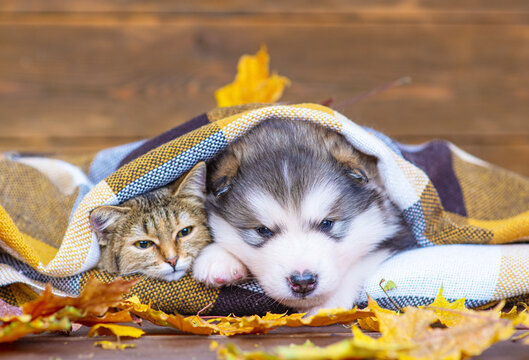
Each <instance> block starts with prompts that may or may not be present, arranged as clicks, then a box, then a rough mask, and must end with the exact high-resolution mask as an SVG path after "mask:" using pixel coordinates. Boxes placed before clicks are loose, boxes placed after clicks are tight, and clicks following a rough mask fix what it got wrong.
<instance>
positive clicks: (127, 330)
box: [88, 324, 145, 338]
mask: <svg viewBox="0 0 529 360" xmlns="http://www.w3.org/2000/svg"><path fill="white" fill-rule="evenodd" d="M144 334H145V331H143V330H142V329H138V328H135V327H133V326H126V325H116V324H96V325H94V326H92V327H91V328H90V331H88V336H98V335H115V336H117V337H118V338H119V337H122V336H127V337H132V338H139V337H140V336H142V335H144Z"/></svg>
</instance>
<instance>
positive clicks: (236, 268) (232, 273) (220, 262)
mask: <svg viewBox="0 0 529 360" xmlns="http://www.w3.org/2000/svg"><path fill="white" fill-rule="evenodd" d="M193 276H194V278H195V279H196V280H197V281H199V282H202V283H204V284H206V285H207V286H211V287H220V286H224V285H232V284H236V283H238V282H241V281H243V280H244V279H246V277H247V276H248V269H246V266H244V265H243V264H242V263H241V262H240V261H239V259H237V258H236V257H235V256H233V255H232V254H230V253H229V252H227V251H226V250H224V249H223V248H221V247H220V246H219V245H217V244H211V245H208V246H207V247H206V248H204V250H202V252H201V253H200V255H199V256H198V257H197V259H196V260H195V263H194V265H193Z"/></svg>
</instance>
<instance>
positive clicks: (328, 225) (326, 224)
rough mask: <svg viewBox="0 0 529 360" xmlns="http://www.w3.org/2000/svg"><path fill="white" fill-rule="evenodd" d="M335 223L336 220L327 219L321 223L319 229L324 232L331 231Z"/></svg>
mask: <svg viewBox="0 0 529 360" xmlns="http://www.w3.org/2000/svg"><path fill="white" fill-rule="evenodd" d="M333 225H334V221H332V220H328V219H325V220H323V221H322V222H321V223H320V226H319V229H320V231H323V232H329V231H331V229H332V227H333Z"/></svg>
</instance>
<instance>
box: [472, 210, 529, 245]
mask: <svg viewBox="0 0 529 360" xmlns="http://www.w3.org/2000/svg"><path fill="white" fill-rule="evenodd" d="M468 222H469V224H470V225H474V226H478V227H481V228H484V229H487V230H490V231H492V233H493V237H492V241H491V242H490V244H505V243H512V242H514V241H522V240H528V239H529V211H526V212H524V213H521V214H520V215H517V216H513V217H510V218H506V219H501V220H477V219H468Z"/></svg>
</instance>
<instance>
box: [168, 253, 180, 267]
mask: <svg viewBox="0 0 529 360" xmlns="http://www.w3.org/2000/svg"><path fill="white" fill-rule="evenodd" d="M177 261H178V256H175V257H172V258H170V259H165V262H166V263H168V264H169V265H171V266H172V267H175V266H176V262H177Z"/></svg>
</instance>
